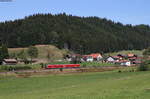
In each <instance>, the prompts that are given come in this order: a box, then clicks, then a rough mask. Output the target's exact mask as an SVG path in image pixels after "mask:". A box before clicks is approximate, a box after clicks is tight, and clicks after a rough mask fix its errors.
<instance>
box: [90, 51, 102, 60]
mask: <svg viewBox="0 0 150 99" xmlns="http://www.w3.org/2000/svg"><path fill="white" fill-rule="evenodd" d="M90 56H92V57H93V59H94V61H100V60H101V59H102V58H103V57H102V55H101V54H100V53H94V54H90Z"/></svg>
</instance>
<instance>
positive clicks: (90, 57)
mask: <svg viewBox="0 0 150 99" xmlns="http://www.w3.org/2000/svg"><path fill="white" fill-rule="evenodd" d="M82 59H83V61H87V62H93V60H94V59H93V57H92V56H90V55H83V57H82Z"/></svg>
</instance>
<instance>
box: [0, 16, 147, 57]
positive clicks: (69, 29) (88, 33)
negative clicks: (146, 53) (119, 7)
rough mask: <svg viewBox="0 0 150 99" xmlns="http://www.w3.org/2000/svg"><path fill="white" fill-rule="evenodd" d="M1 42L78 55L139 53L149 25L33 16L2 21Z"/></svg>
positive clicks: (80, 18)
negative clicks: (50, 47) (44, 46)
mask: <svg viewBox="0 0 150 99" xmlns="http://www.w3.org/2000/svg"><path fill="white" fill-rule="evenodd" d="M0 42H1V43H2V44H6V45H7V46H8V47H13V48H15V47H26V46H30V45H35V44H52V45H55V46H57V47H59V48H66V49H69V50H71V51H74V52H76V53H80V54H88V53H94V52H100V53H105V52H114V51H119V50H133V49H136V50H140V49H144V48H147V47H149V46H150V26H148V25H144V24H141V25H136V26H133V25H130V24H127V25H124V24H122V23H120V22H113V21H111V20H108V19H106V18H99V17H79V16H72V15H66V14H65V13H62V14H56V15H52V14H36V15H31V16H28V17H25V18H24V19H18V20H15V21H6V22H1V23H0Z"/></svg>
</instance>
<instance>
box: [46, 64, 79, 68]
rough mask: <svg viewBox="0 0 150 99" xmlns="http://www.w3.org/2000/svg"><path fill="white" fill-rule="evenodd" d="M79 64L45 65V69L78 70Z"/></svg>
mask: <svg viewBox="0 0 150 99" xmlns="http://www.w3.org/2000/svg"><path fill="white" fill-rule="evenodd" d="M79 67H80V64H55V65H47V66H46V69H61V68H79Z"/></svg>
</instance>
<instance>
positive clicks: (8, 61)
mask: <svg viewBox="0 0 150 99" xmlns="http://www.w3.org/2000/svg"><path fill="white" fill-rule="evenodd" d="M17 63H18V61H17V60H16V59H4V60H3V65H16V64H17Z"/></svg>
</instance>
